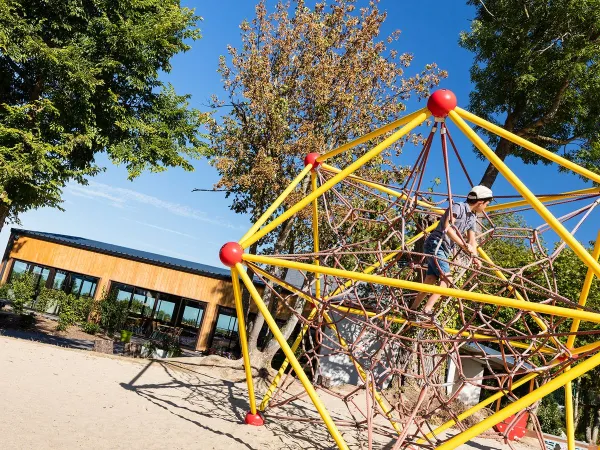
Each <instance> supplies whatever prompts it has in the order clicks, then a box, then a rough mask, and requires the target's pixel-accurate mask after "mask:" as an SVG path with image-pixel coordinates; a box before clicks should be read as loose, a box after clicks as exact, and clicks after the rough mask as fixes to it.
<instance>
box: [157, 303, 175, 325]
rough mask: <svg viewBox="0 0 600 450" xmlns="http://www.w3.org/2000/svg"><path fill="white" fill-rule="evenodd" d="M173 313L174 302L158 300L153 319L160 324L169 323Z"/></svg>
mask: <svg viewBox="0 0 600 450" xmlns="http://www.w3.org/2000/svg"><path fill="white" fill-rule="evenodd" d="M174 312H175V302H171V301H168V300H162V299H159V300H158V305H157V306H156V313H155V315H154V317H155V318H156V320H160V321H161V322H171V319H172V318H173V313H174Z"/></svg>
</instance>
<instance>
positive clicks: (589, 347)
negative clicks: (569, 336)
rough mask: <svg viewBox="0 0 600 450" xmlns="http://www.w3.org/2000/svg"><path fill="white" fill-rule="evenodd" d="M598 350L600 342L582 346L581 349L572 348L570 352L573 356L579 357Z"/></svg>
mask: <svg viewBox="0 0 600 450" xmlns="http://www.w3.org/2000/svg"><path fill="white" fill-rule="evenodd" d="M599 348H600V342H593V343H591V344H587V345H582V346H581V347H577V348H574V349H573V350H571V354H573V355H581V354H583V353H589V352H594V351H596V350H598V349H599Z"/></svg>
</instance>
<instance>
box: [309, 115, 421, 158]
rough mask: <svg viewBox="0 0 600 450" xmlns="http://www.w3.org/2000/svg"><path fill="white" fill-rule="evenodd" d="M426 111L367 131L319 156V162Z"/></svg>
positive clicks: (367, 140) (373, 137)
mask: <svg viewBox="0 0 600 450" xmlns="http://www.w3.org/2000/svg"><path fill="white" fill-rule="evenodd" d="M424 111H427V108H423V109H420V110H419V111H415V112H413V113H410V114H408V115H406V116H404V117H401V118H400V119H398V120H396V121H394V122H392V123H390V124H387V125H384V126H383V127H380V128H378V129H376V130H374V131H371V132H370V133H367V134H365V135H364V136H361V137H359V138H357V139H354V140H353V141H350V142H348V143H346V144H344V145H342V146H340V147H338V148H336V149H333V150H331V151H330V152H327V153H325V154H324V155H321V156H319V157H318V158H317V162H319V163H322V162H323V161H326V160H328V159H330V158H333V157H334V156H337V155H339V154H340V153H343V152H345V151H346V150H350V149H351V148H354V147H356V146H357V145H360V144H364V143H365V142H369V141H370V140H371V139H375V138H376V137H379V136H381V135H382V134H385V133H387V132H388V131H392V130H394V129H396V128H398V127H401V126H403V125H406V124H407V123H409V122H411V121H413V120H414V119H415V118H416V117H418V116H419V114H421V113H422V112H424ZM427 113H428V114H429V111H427Z"/></svg>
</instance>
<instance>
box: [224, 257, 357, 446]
mask: <svg viewBox="0 0 600 450" xmlns="http://www.w3.org/2000/svg"><path fill="white" fill-rule="evenodd" d="M235 267H236V269H237V271H238V273H239V275H240V276H241V278H242V281H243V282H244V285H245V286H246V289H248V291H250V296H251V297H252V299H253V300H254V303H255V304H256V307H257V308H258V311H259V312H260V313H261V314H262V315H263V317H264V318H265V323H266V324H267V326H268V327H269V329H270V330H271V333H273V337H275V339H276V340H277V343H278V344H279V346H280V347H281V350H283V353H284V354H285V356H286V358H287V359H288V360H289V361H290V364H291V366H292V369H294V372H296V376H297V377H298V380H299V381H300V383H302V386H304V389H305V390H306V393H307V394H308V396H309V397H310V399H311V400H312V402H313V404H314V405H315V408H316V409H317V411H318V412H319V415H320V416H321V419H323V422H325V426H326V427H327V429H328V430H329V433H330V434H331V437H332V438H333V440H334V441H335V443H336V444H337V446H338V448H340V449H341V450H348V445H347V444H346V442H345V441H344V438H343V437H342V435H341V433H340V432H339V430H338V429H337V426H336V425H335V423H334V422H333V420H332V419H331V415H330V414H329V411H327V408H326V407H325V405H324V404H323V402H322V401H321V399H320V398H319V395H318V394H317V391H315V388H314V387H313V385H312V383H311V382H310V380H309V379H308V377H307V376H306V373H304V370H303V369H302V366H301V365H300V363H299V362H298V360H297V359H296V356H295V355H294V352H292V349H291V348H290V346H289V344H288V343H287V340H286V338H285V336H284V335H283V334H282V333H281V331H280V330H279V327H278V326H277V323H275V319H273V316H271V313H270V312H269V308H268V307H267V305H265V303H264V302H263V301H262V298H261V296H260V294H259V293H258V291H257V290H256V287H255V286H254V283H252V280H251V279H250V277H249V276H248V274H247V273H246V272H245V271H244V267H243V266H242V265H241V264H240V263H237V264H236V265H235Z"/></svg>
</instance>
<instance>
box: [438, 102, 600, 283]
mask: <svg viewBox="0 0 600 450" xmlns="http://www.w3.org/2000/svg"><path fill="white" fill-rule="evenodd" d="M448 115H449V116H450V118H451V119H452V121H453V122H454V123H455V124H456V126H457V127H458V128H459V129H460V130H461V131H462V132H463V133H464V134H465V135H466V136H467V137H468V138H469V140H470V141H471V142H473V144H474V145H475V146H476V147H477V148H478V149H479V151H481V153H482V154H483V156H485V157H486V158H487V159H488V160H489V161H490V162H491V163H492V165H493V166H494V167H496V169H498V171H499V172H500V173H501V174H502V175H503V176H504V178H506V179H507V181H508V182H509V183H510V184H511V185H512V186H513V187H514V188H515V189H516V190H517V192H519V194H521V195H522V196H523V197H524V198H525V200H527V201H528V202H529V204H530V205H531V206H532V207H533V209H534V210H535V211H536V212H537V213H538V214H539V215H540V216H541V217H542V218H543V219H544V220H545V221H546V223H547V224H548V225H549V226H550V227H551V228H552V229H553V230H554V231H555V232H556V234H558V235H559V236H560V238H561V239H562V240H563V241H565V243H566V244H567V245H568V246H569V247H571V249H572V250H573V251H574V252H575V254H576V255H577V256H579V259H581V260H582V261H583V262H584V263H585V265H586V266H588V267H589V268H591V269H592V270H593V271H594V273H595V274H596V276H598V277H600V264H598V261H596V260H595V259H594V258H592V255H590V254H589V253H588V252H587V251H586V250H585V248H584V247H583V245H581V244H580V243H579V242H578V241H577V239H575V238H574V237H573V235H572V234H571V233H569V231H568V230H567V229H566V228H565V227H564V226H563V224H562V223H560V221H558V220H557V219H556V217H554V216H553V215H552V213H551V212H550V211H548V209H547V208H546V207H545V206H544V205H543V203H542V202H540V201H539V200H538V199H537V198H536V197H535V195H533V193H532V192H531V191H530V190H529V188H528V187H527V186H525V184H523V182H522V181H521V180H519V178H518V177H517V176H515V174H514V173H513V172H512V171H511V170H510V169H509V168H508V166H507V165H506V164H504V162H503V161H502V160H501V159H500V158H499V157H498V156H497V155H496V154H495V153H494V152H493V151H492V150H491V149H490V148H489V147H488V146H487V144H486V143H485V142H483V140H482V139H481V138H480V137H479V136H478V135H477V134H476V133H475V132H474V131H473V130H472V129H471V127H469V125H467V123H466V122H465V121H464V120H463V119H462V118H461V117H460V116H459V115H458V114H457V113H456V112H455V111H450V113H449V114H448ZM551 154H552V155H554V154H553V153H551ZM595 177H597V178H598V182H600V177H598V176H597V175H595Z"/></svg>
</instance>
